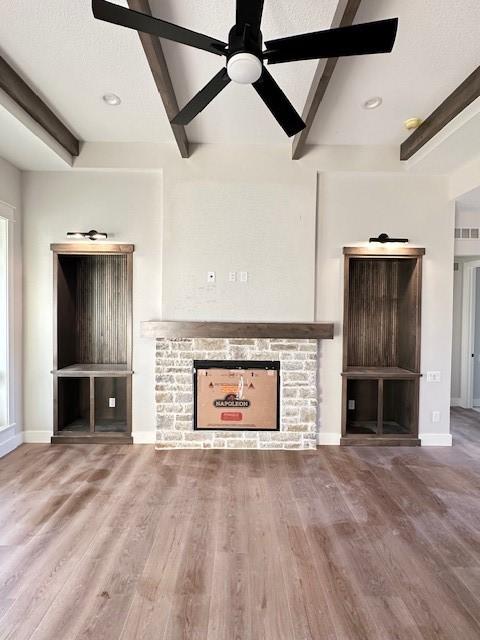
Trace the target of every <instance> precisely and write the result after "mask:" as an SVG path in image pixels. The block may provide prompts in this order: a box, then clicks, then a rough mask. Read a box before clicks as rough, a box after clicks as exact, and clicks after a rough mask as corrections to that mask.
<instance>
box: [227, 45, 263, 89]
mask: <svg viewBox="0 0 480 640" xmlns="http://www.w3.org/2000/svg"><path fill="white" fill-rule="evenodd" d="M227 73H228V77H229V78H230V80H233V82H237V83H238V84H253V83H254V82H257V80H258V79H259V78H260V76H261V75H262V62H261V60H259V59H258V58H257V56H254V55H253V53H246V52H242V53H236V54H235V55H233V56H232V57H231V58H230V59H229V60H228V62H227Z"/></svg>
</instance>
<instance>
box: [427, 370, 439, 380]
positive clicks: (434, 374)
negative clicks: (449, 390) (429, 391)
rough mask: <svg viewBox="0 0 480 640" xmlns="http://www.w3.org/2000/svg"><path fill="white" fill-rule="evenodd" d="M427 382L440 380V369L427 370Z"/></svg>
mask: <svg viewBox="0 0 480 640" xmlns="http://www.w3.org/2000/svg"><path fill="white" fill-rule="evenodd" d="M427 382H440V371H427Z"/></svg>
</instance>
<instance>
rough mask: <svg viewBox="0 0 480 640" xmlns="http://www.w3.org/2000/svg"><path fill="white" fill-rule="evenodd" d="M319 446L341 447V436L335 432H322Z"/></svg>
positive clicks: (319, 437) (318, 442)
mask: <svg viewBox="0 0 480 640" xmlns="http://www.w3.org/2000/svg"><path fill="white" fill-rule="evenodd" d="M317 444H318V445H320V446H332V445H335V446H336V445H339V444H340V434H339V433H336V432H335V431H320V433H319V434H318V436H317Z"/></svg>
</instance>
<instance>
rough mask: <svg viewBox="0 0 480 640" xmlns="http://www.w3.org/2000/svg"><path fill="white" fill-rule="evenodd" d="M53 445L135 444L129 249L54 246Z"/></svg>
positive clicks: (113, 246) (102, 246) (93, 245)
mask: <svg viewBox="0 0 480 640" xmlns="http://www.w3.org/2000/svg"><path fill="white" fill-rule="evenodd" d="M51 249H52V252H53V321H54V322H53V333H54V342H53V343H54V353H53V372H52V373H53V397H54V407H53V414H54V425H53V426H54V428H53V434H54V435H53V437H52V442H55V443H58V442H64V443H66V442H68V443H85V442H104V443H106V442H116V443H118V442H122V443H131V442H132V434H131V432H132V373H133V372H132V262H133V250H134V247H133V245H129V244H93V243H92V244H83V243H82V244H54V245H52V246H51Z"/></svg>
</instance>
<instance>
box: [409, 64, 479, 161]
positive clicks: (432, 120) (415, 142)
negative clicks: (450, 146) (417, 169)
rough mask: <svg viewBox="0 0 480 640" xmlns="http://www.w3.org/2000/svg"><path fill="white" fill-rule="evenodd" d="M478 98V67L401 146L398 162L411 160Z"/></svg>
mask: <svg viewBox="0 0 480 640" xmlns="http://www.w3.org/2000/svg"><path fill="white" fill-rule="evenodd" d="M478 97H480V67H477V68H476V69H475V71H474V72H473V73H471V74H470V75H469V76H468V78H467V79H466V80H464V81H463V82H462V84H461V85H459V86H458V87H457V88H456V89H455V91H453V92H452V93H451V94H450V95H449V96H448V98H446V99H445V100H444V101H443V102H442V104H441V105H440V106H438V107H437V108H436V109H435V111H433V112H432V113H431V114H430V115H429V116H428V118H427V119H426V120H424V121H423V122H422V124H421V125H420V126H419V127H418V129H415V131H414V132H413V133H412V134H411V135H410V136H409V137H408V138H407V139H406V140H405V141H404V142H403V143H402V144H401V146H400V160H408V159H409V158H411V157H412V156H413V155H414V154H415V153H417V151H419V150H420V149H421V148H422V147H423V146H424V145H425V144H427V142H428V141H429V140H431V139H432V138H433V137H434V136H435V135H437V133H439V132H440V131H441V130H442V129H443V128H444V127H445V126H446V125H447V124H448V123H449V122H450V121H451V120H453V118H455V117H456V116H458V114H459V113H461V112H462V111H463V110H464V109H466V107H468V105H469V104H471V103H472V102H473V101H474V100H476V99H477V98H478Z"/></svg>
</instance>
